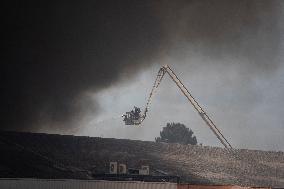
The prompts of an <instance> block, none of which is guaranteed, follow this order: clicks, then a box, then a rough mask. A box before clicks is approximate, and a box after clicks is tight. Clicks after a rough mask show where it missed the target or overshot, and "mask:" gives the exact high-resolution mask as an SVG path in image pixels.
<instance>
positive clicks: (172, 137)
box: [155, 123, 197, 145]
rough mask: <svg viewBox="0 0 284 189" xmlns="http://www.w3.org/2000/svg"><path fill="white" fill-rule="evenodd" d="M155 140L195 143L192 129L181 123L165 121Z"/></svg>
mask: <svg viewBox="0 0 284 189" xmlns="http://www.w3.org/2000/svg"><path fill="white" fill-rule="evenodd" d="M155 140H156V142H167V143H180V144H192V145H196V144H197V139H196V137H195V136H193V131H192V130H191V129H189V128H187V127H186V126H185V125H184V124H181V123H167V126H166V127H163V130H162V131H161V132H160V137H157V138H155Z"/></svg>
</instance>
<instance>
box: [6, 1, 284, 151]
mask: <svg viewBox="0 0 284 189" xmlns="http://www.w3.org/2000/svg"><path fill="white" fill-rule="evenodd" d="M283 8H284V6H283V3H282V2H281V1H264V0H263V1H253V0H251V1H250V0H242V1H239V0H238V1H237V0H232V1H227V0H226V1H225V0H224V1H209V0H208V1H197V0H192V1H183V0H180V1H154V2H153V1H144V2H140V1H123V2H119V1H107V2H105V1H85V2H84V3H80V4H75V3H72V4H71V3H69V4H67V3H64V2H57V3H44V2H41V3H39V4H38V3H35V2H29V3H25V2H11V3H10V4H9V5H7V10H8V11H7V14H4V20H5V23H4V24H5V28H6V30H5V31H6V32H7V35H6V38H5V41H4V44H5V45H6V47H7V48H6V51H7V53H6V54H5V56H4V57H3V58H4V59H3V61H2V62H3V67H2V68H3V69H1V87H2V89H3V90H2V91H3V93H1V98H0V99H1V109H0V110H1V120H0V121H1V122H0V124H1V129H4V130H17V131H32V132H48V133H62V134H77V135H89V136H103V137H115V138H129V139H139V140H154V138H155V137H157V136H158V135H159V131H160V130H161V129H162V127H163V126H165V125H166V123H167V122H181V123H184V124H185V125H187V126H188V127H189V128H191V129H192V130H193V131H194V133H195V135H196V137H197V139H198V141H199V142H200V143H202V144H204V145H214V146H220V144H219V143H218V141H217V139H216V138H215V136H214V135H213V134H212V133H211V131H210V130H209V128H207V126H206V125H205V123H204V122H203V121H202V119H201V118H200V117H199V115H198V114H197V113H196V112H195V110H194V109H193V108H192V107H191V105H190V104H189V103H188V101H187V100H186V98H185V97H184V96H183V95H182V94H181V92H180V91H179V90H178V88H177V87H176V86H175V84H174V83H173V82H172V81H171V80H170V79H169V78H168V77H165V78H164V80H163V82H162V84H161V86H160V88H159V90H158V93H157V95H156V96H155V97H154V100H153V103H152V105H151V107H150V111H149V114H148V117H147V118H146V120H145V121H144V122H143V125H142V126H141V127H131V126H125V125H124V124H123V122H122V118H121V117H120V116H121V115H122V114H123V113H125V112H126V111H129V110H131V109H132V108H133V106H134V105H136V106H139V107H141V108H144V107H145V103H146V100H147V97H148V95H149V92H150V90H151V87H152V84H153V82H154V79H155V77H156V74H157V71H158V69H159V68H160V66H161V65H163V64H169V65H170V66H171V67H172V68H173V70H174V71H175V72H176V74H177V75H178V76H179V77H180V78H181V79H182V81H183V83H184V84H185V85H186V86H187V87H188V89H189V90H190V91H191V93H192V94H193V96H194V97H195V98H196V99H197V101H198V102H199V103H200V104H201V106H202V107H203V108H204V109H205V110H206V111H207V113H208V114H209V115H210V117H211V118H212V119H213V120H214V121H215V123H216V125H217V126H218V127H219V128H220V129H221V130H222V131H223V133H224V135H225V136H226V137H227V138H228V140H229V141H230V142H231V144H232V145H233V146H234V147H236V148H250V149H264V150H282V151H283V150H284V139H283V138H284V137H283V136H284V118H283V116H282V115H284V108H283V107H284V79H283V78H284V77H283V76H284V64H283V60H284V58H283V52H284V47H283V44H284V37H283V36H284V26H283V23H284V22H283V21H284V19H283V18H284V13H283Z"/></svg>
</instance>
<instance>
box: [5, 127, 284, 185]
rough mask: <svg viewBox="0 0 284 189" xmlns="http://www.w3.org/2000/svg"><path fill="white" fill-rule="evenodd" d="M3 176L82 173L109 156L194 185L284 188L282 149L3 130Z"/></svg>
mask: <svg viewBox="0 0 284 189" xmlns="http://www.w3.org/2000/svg"><path fill="white" fill-rule="evenodd" d="M0 149H1V156H0V177H2V178H3V177H4V178H5V177H9V178H11V177H12V178H16V177H17V178H27V177H28V178H73V179H76V178H78V179H79V178H80V179H91V178H92V175H93V174H101V173H106V172H108V165H109V162H110V161H118V162H121V163H125V164H127V166H128V167H130V168H139V167H140V166H141V165H149V166H150V169H151V170H158V171H160V172H165V173H168V174H169V175H179V176H181V181H182V182H190V183H195V184H233V185H243V186H273V187H284V153H283V152H270V151H258V150H226V149H223V148H216V147H206V146H203V147H202V146H192V145H180V144H165V143H155V142H145V141H135V140H125V139H107V138H96V137H83V136H70V135H51V134H35V133H18V132H3V131H2V132H0Z"/></svg>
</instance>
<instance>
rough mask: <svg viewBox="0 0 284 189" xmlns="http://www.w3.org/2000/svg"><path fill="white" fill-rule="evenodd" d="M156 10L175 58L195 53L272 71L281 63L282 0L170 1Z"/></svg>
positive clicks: (251, 69)
mask: <svg viewBox="0 0 284 189" xmlns="http://www.w3.org/2000/svg"><path fill="white" fill-rule="evenodd" d="M157 11H158V12H159V13H160V19H161V22H162V23H163V27H164V30H167V31H168V32H167V34H168V35H167V37H168V38H170V39H171V40H170V41H168V48H166V49H164V52H165V53H166V54H168V55H169V56H172V57H177V58H181V57H182V56H186V55H188V54H189V53H190V52H189V49H188V46H189V47H190V50H191V51H192V52H191V53H192V54H193V56H204V57H209V58H211V59H213V60H217V62H218V60H219V61H220V62H221V64H224V63H223V62H222V58H224V57H230V58H231V59H236V60H237V59H246V60H247V61H243V64H245V65H241V66H242V67H243V68H244V69H249V70H250V71H251V72H256V73H258V72H259V71H260V70H261V71H265V72H266V71H267V72H273V71H274V70H276V69H277V68H278V66H279V65H280V61H279V54H280V53H281V49H280V38H281V34H283V28H282V29H281V27H282V25H283V15H281V14H283V3H282V2H281V1H257V0H255V1H254V0H252V1H247V0H231V1H226V0H221V1H190V2H189V1H170V2H169V3H168V4H164V5H163V6H160V7H159V8H158V9H157Z"/></svg>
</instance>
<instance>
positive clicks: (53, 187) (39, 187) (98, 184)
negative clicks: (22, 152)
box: [0, 179, 177, 189]
mask: <svg viewBox="0 0 284 189" xmlns="http://www.w3.org/2000/svg"><path fill="white" fill-rule="evenodd" d="M0 188H1V189H73V188H74V189H75V188H76V189H176V188H177V184H175V183H166V182H165V183H159V182H136V181H135V182H134V181H133V182H129V181H128V182H126V181H95V180H68V179H67V180H54V179H0Z"/></svg>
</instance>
